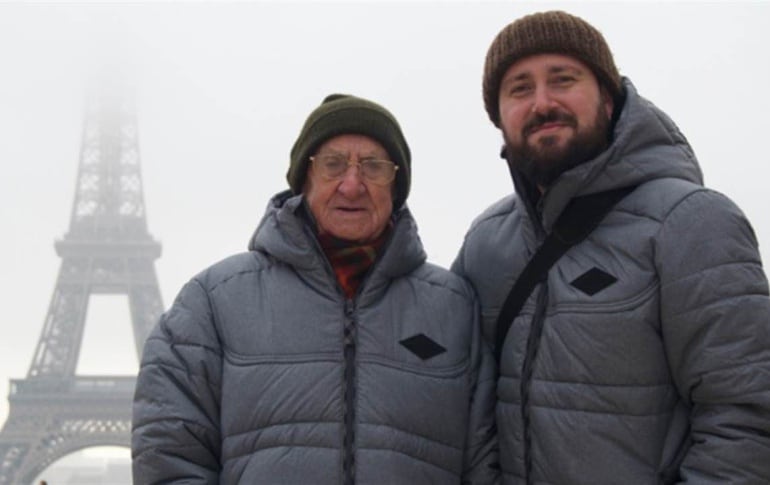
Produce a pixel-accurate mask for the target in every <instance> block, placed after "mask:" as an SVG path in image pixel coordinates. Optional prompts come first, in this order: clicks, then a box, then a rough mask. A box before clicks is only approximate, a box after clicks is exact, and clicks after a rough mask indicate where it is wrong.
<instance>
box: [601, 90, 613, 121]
mask: <svg viewBox="0 0 770 485" xmlns="http://www.w3.org/2000/svg"><path fill="white" fill-rule="evenodd" d="M599 95H600V96H601V99H602V106H603V107H604V113H605V114H606V115H607V119H608V120H611V119H612V111H613V110H614V109H615V102H614V101H613V100H612V95H611V94H610V93H609V91H607V90H606V89H604V87H600V88H599Z"/></svg>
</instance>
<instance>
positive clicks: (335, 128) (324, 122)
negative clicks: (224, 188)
mask: <svg viewBox="0 0 770 485" xmlns="http://www.w3.org/2000/svg"><path fill="white" fill-rule="evenodd" d="M347 134H350V135H365V136H368V137H371V138H373V139H375V140H377V141H378V142H379V143H380V144H381V145H382V146H383V147H384V148H385V150H387V152H388V155H389V156H390V158H391V161H392V162H393V163H395V164H396V165H398V171H397V172H396V190H395V194H394V197H393V210H397V209H400V208H401V206H403V205H404V202H406V198H407V196H408V195H409V184H410V179H411V154H410V152H409V145H407V143H406V139H404V135H403V133H401V128H400V127H399V125H398V121H396V118H395V117H394V116H393V115H392V114H391V113H390V111H388V110H387V109H385V108H384V107H382V106H380V105H379V104H377V103H374V102H372V101H369V100H367V99H363V98H358V97H355V96H350V95H347V94H330V95H329V96H327V97H326V98H324V100H323V102H321V105H320V106H319V107H318V108H316V109H315V110H314V111H313V112H312V113H310V116H308V118H307V120H306V121H305V124H304V126H302V131H300V133H299V136H298V137H297V141H295V142H294V146H293V147H292V148H291V164H290V165H289V171H288V172H287V173H286V180H288V182H289V187H291V190H292V192H294V193H295V194H299V193H301V192H302V187H303V185H304V184H305V177H306V175H307V165H308V163H309V162H310V157H311V156H312V155H313V154H314V153H315V151H316V150H317V149H318V147H319V146H320V145H321V144H323V143H324V142H325V141H326V140H328V139H329V138H333V137H335V136H338V135H347Z"/></svg>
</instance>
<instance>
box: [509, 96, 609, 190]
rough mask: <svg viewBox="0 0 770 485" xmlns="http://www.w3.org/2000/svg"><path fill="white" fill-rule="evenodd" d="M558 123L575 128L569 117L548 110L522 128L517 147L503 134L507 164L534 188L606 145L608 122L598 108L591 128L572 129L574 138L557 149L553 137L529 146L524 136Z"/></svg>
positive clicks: (547, 184)
mask: <svg viewBox="0 0 770 485" xmlns="http://www.w3.org/2000/svg"><path fill="white" fill-rule="evenodd" d="M553 121H561V122H565V123H569V124H571V126H573V127H577V121H576V120H575V118H574V117H573V116H572V115H569V114H566V113H560V112H557V111H556V110H552V111H550V112H548V113H547V114H545V115H540V114H538V115H535V116H534V117H533V118H532V119H531V120H529V121H528V122H527V123H526V124H525V125H524V127H523V128H522V138H523V139H524V142H523V143H522V144H521V145H518V146H516V145H514V144H513V143H511V141H510V140H509V139H508V136H507V135H506V134H505V132H503V139H504V140H505V146H506V151H507V159H508V163H510V164H511V165H512V166H513V168H515V169H516V170H518V171H519V172H521V173H522V174H523V175H524V176H525V177H526V178H527V179H528V180H529V181H530V182H531V183H533V184H535V185H536V186H538V187H541V188H545V187H548V186H550V185H551V184H552V183H553V181H554V180H556V179H557V178H558V177H559V175H561V174H562V173H564V172H566V171H567V170H569V169H571V168H573V167H576V166H578V165H580V164H581V163H584V162H586V161H588V160H591V159H593V158H595V157H596V156H597V155H599V154H600V153H601V152H603V151H604V150H605V149H606V148H607V146H608V138H609V125H610V121H609V119H608V117H607V115H606V114H605V112H604V110H603V108H602V105H601V104H599V106H598V107H597V110H596V117H595V120H594V124H593V126H590V127H587V129H584V130H576V132H575V135H574V136H573V137H572V138H571V139H570V140H568V141H567V144H566V145H565V146H564V147H563V148H560V147H558V146H556V141H557V139H556V137H552V136H547V137H544V138H542V139H541V140H540V141H539V142H538V145H537V146H532V145H530V144H529V143H527V141H526V139H527V138H526V137H527V135H528V134H529V133H531V132H532V131H533V130H534V129H535V128H537V127H538V126H540V125H542V124H543V123H548V122H553Z"/></svg>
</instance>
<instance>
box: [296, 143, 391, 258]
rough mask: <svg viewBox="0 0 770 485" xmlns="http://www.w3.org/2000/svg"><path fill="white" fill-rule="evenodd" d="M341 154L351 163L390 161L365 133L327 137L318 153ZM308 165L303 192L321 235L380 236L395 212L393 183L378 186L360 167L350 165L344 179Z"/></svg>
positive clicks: (360, 239) (366, 238) (359, 239)
mask: <svg viewBox="0 0 770 485" xmlns="http://www.w3.org/2000/svg"><path fill="white" fill-rule="evenodd" d="M327 154H340V155H343V156H344V157H346V158H347V160H348V161H349V162H361V161H362V160H366V159H384V160H389V159H390V157H389V156H388V152H387V151H386V150H385V148H383V146H382V145H380V143H378V142H377V141H375V140H374V139H372V138H369V137H368V136H363V135H340V136H336V137H334V138H330V139H329V140H326V142H325V143H324V144H323V145H321V146H320V147H319V148H318V150H316V153H315V156H316V157H319V156H322V155H327ZM313 167H314V164H313V163H310V164H308V169H307V178H306V181H305V186H304V188H303V191H302V192H303V193H304V194H305V199H306V201H307V203H308V206H309V207H310V211H311V212H312V213H313V217H315V220H316V223H317V224H318V230H319V232H320V233H321V234H331V235H332V236H334V237H337V238H340V239H345V240H348V241H356V242H362V243H363V242H368V241H371V240H373V239H376V238H377V236H379V235H380V234H381V233H382V231H383V230H384V229H385V226H387V224H388V220H389V218H390V215H391V213H392V212H393V184H394V182H390V183H389V184H388V185H376V184H373V183H371V182H369V181H366V180H364V179H363V178H361V175H360V173H359V169H358V168H357V167H356V166H355V165H353V166H349V167H348V169H347V171H346V172H345V174H344V176H342V178H339V179H336V180H328V179H326V178H324V177H322V176H321V175H320V174H319V173H318V172H317V171H316V170H314V168H313Z"/></svg>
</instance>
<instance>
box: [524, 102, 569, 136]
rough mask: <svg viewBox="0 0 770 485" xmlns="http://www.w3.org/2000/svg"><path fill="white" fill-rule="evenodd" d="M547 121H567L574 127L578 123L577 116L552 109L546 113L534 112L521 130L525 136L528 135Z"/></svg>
mask: <svg viewBox="0 0 770 485" xmlns="http://www.w3.org/2000/svg"><path fill="white" fill-rule="evenodd" d="M546 123H565V124H568V125H570V126H573V127H574V126H576V125H577V120H575V117H574V116H572V115H571V114H569V113H563V112H561V111H559V110H556V109H552V110H550V111H548V112H547V113H545V114H541V113H535V114H533V115H532V116H531V117H530V118H529V119H528V120H527V122H526V123H524V126H523V127H522V129H521V132H522V133H523V134H524V136H527V135H529V134H530V133H532V132H533V131H535V130H537V129H538V128H540V127H541V126H543V125H544V124H546Z"/></svg>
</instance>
